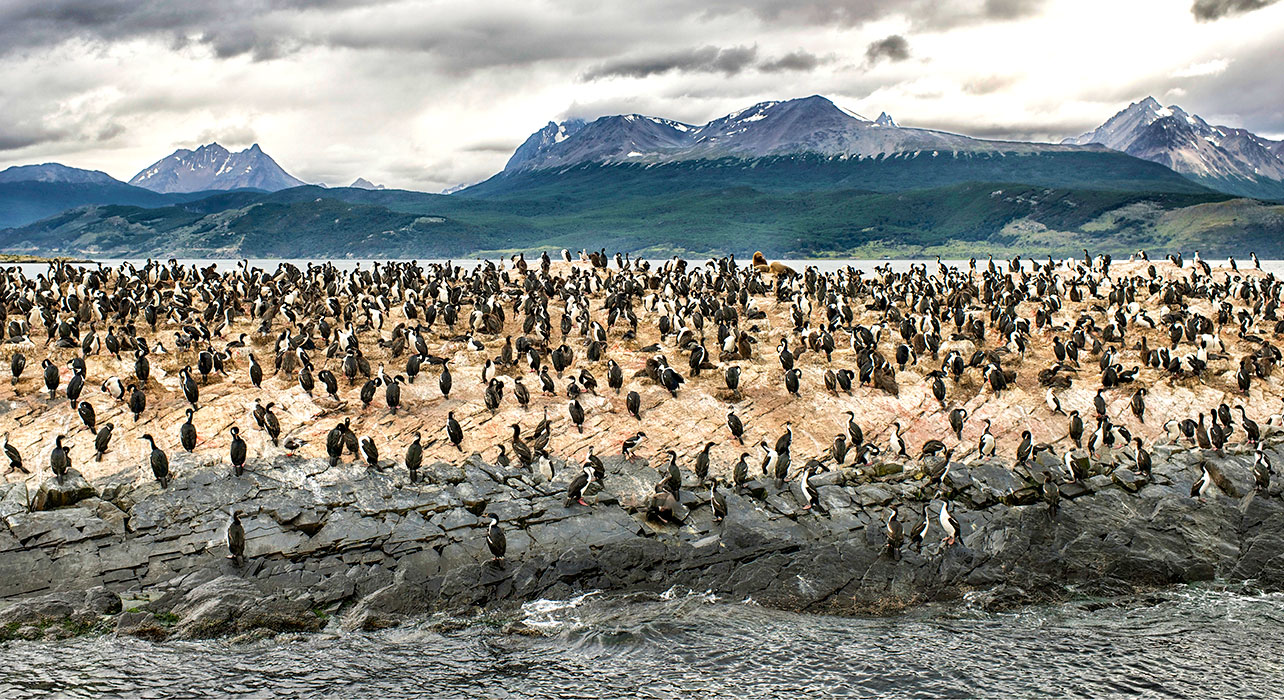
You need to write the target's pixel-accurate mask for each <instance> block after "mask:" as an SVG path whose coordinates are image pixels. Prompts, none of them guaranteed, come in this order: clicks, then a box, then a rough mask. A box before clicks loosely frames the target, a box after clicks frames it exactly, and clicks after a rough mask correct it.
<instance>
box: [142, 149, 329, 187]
mask: <svg viewBox="0 0 1284 700" xmlns="http://www.w3.org/2000/svg"><path fill="white" fill-rule="evenodd" d="M129 184H131V185H135V186H137V187H143V188H146V189H149V190H152V191H153V192H198V191H202V190H235V189H259V190H265V191H268V192H276V191H277V190H284V189H288V188H290V187H298V186H299V185H303V184H306V183H304V182H303V181H302V180H300V179H298V178H296V177H294V176H293V175H290V174H289V173H287V172H286V171H285V170H284V169H283V168H282V167H281V166H280V165H277V162H276V161H275V160H273V159H272V157H271V156H269V155H268V154H266V153H264V152H263V150H262V149H261V148H259V145H258V144H257V143H256V144H254V145H253V146H250V147H249V148H247V149H245V150H244V151H239V152H236V153H233V152H231V151H228V150H227V149H226V148H224V147H222V146H220V145H219V144H217V143H210V144H206V145H204V146H201V147H200V148H197V149H196V150H189V149H186V148H180V149H178V150H177V151H174V152H173V153H171V154H170V155H168V156H166V157H164V158H162V159H160V160H158V161H156V162H155V163H152V164H151V165H149V166H147V167H146V168H144V169H143V170H142V171H141V172H139V173H138V174H137V175H135V176H134V177H133V178H131V179H130V181H129Z"/></svg>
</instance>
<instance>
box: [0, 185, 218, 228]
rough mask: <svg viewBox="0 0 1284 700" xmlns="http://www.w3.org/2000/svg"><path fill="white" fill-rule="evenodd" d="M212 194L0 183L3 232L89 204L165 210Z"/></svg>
mask: <svg viewBox="0 0 1284 700" xmlns="http://www.w3.org/2000/svg"><path fill="white" fill-rule="evenodd" d="M209 194H210V193H209V192H186V193H175V194H161V193H159V192H152V191H151V190H145V189H143V188H141V187H133V186H131V185H126V184H125V183H123V182H119V181H116V180H112V181H111V182H110V183H105V184H98V183H89V182H44V181H39V180H26V181H20V182H0V229H4V228H9V227H14V226H25V225H27V224H30V223H32V222H35V221H39V220H41V219H44V218H46V217H50V216H53V215H55V214H58V213H61V212H64V211H67V210H68V209H72V208H75V207H83V206H85V205H89V204H97V205H101V204H124V205H132V206H139V207H165V206H171V205H173V204H176V203H180V202H188V201H192V200H198V199H203V198H205V197H207V196H209Z"/></svg>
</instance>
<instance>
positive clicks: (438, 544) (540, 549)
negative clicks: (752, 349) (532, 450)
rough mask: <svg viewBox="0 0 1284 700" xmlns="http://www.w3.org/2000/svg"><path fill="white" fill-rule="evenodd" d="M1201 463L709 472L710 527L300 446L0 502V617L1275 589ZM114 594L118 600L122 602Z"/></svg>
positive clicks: (611, 500)
mask: <svg viewBox="0 0 1284 700" xmlns="http://www.w3.org/2000/svg"><path fill="white" fill-rule="evenodd" d="M1272 451H1274V452H1276V453H1277V456H1278V450H1272ZM175 459H176V461H179V460H182V459H183V457H181V456H176V458H175ZM1210 459H1211V460H1212V461H1213V462H1215V464H1216V467H1217V473H1218V475H1219V476H1218V477H1217V478H1218V480H1219V482H1220V483H1222V484H1224V486H1221V487H1219V490H1218V492H1217V493H1216V494H1215V495H1214V496H1213V497H1211V498H1209V499H1207V500H1206V501H1204V502H1201V501H1199V500H1197V499H1193V498H1190V496H1189V489H1190V484H1191V483H1192V482H1193V481H1194V480H1195V479H1196V478H1197V477H1198V473H1199V467H1198V464H1199V456H1198V455H1196V454H1192V453H1189V452H1172V453H1166V452H1161V451H1158V450H1157V451H1156V454H1155V465H1154V470H1153V473H1152V475H1151V476H1150V478H1149V479H1146V478H1142V477H1141V476H1139V475H1137V474H1135V473H1133V472H1131V471H1129V470H1127V469H1124V468H1118V469H1114V470H1111V469H1110V467H1109V465H1094V471H1095V472H1104V473H1098V474H1095V475H1094V476H1092V477H1091V478H1089V479H1087V480H1086V481H1085V482H1083V483H1079V484H1065V485H1063V486H1062V496H1063V497H1062V500H1061V506H1060V510H1059V512H1058V513H1057V514H1056V516H1055V517H1053V516H1051V515H1050V514H1049V511H1048V509H1047V506H1046V505H1045V504H1044V503H1043V502H1042V500H1041V498H1040V497H1039V496H1038V491H1037V489H1035V488H1034V486H1035V484H1034V483H1033V482H1032V481H1030V480H1029V479H1028V478H1027V477H1026V476H1025V475H1023V474H1019V473H1017V472H1014V471H1013V470H1012V469H1011V468H1010V464H1008V463H1004V462H999V461H981V462H976V463H971V464H967V465H964V464H959V463H955V464H953V465H951V468H950V472H949V474H948V475H947V476H946V477H945V478H944V480H943V482H944V483H940V484H931V485H929V484H928V483H927V482H925V481H922V480H920V479H918V478H915V477H913V476H911V475H915V474H917V473H918V471H919V470H918V469H917V466H913V467H911V468H908V469H905V470H883V471H885V472H887V473H885V474H883V475H882V476H876V475H874V474H873V473H874V472H876V471H878V470H869V471H868V472H866V473H860V472H858V471H857V470H855V469H845V470H842V471H835V472H830V473H828V474H823V475H820V476H818V477H817V478H816V480H815V482H814V486H815V487H816V488H817V493H818V494H819V501H820V504H819V507H817V508H812V509H805V508H803V506H804V505H805V503H804V502H803V499H802V496H801V493H800V491H799V489H798V485H797V484H796V483H789V484H786V485H784V487H783V488H777V487H776V486H775V484H772V483H766V484H762V483H756V484H755V486H754V487H753V488H752V489H749V488H746V489H744V490H742V491H737V490H736V489H734V488H731V487H725V488H723V489H722V492H723V493H724V495H725V496H726V500H727V504H728V510H729V512H728V514H727V517H726V519H725V520H723V521H721V522H718V523H715V522H713V516H712V512H711V508H710V505H709V501H708V498H709V497H708V490H707V489H706V488H702V487H698V486H697V485H696V484H694V483H687V484H685V485H684V488H683V491H682V493H681V499H680V501H681V503H680V506H679V508H678V512H679V513H680V514H682V516H683V521H682V522H681V523H680V524H674V523H668V522H659V521H656V520H653V519H649V518H648V517H647V515H646V503H647V500H648V499H647V496H648V495H649V493H650V490H651V487H650V484H652V483H654V479H655V472H654V470H652V469H651V468H650V467H647V466H646V465H645V464H644V463H643V462H642V461H641V460H631V461H626V460H623V459H620V458H618V457H614V458H608V459H606V460H605V463H606V467H607V479H606V483H605V484H604V485H603V488H601V489H598V490H591V491H590V493H589V494H588V495H587V496H586V500H587V501H588V502H589V503H590V505H589V506H588V507H584V506H580V505H578V504H576V505H573V506H572V507H570V508H567V507H565V504H564V500H565V497H564V489H565V478H566V475H567V474H569V473H571V470H568V469H564V468H561V465H559V468H558V476H557V477H555V478H554V481H553V483H545V482H544V479H543V478H542V477H537V476H536V475H533V474H528V473H523V472H520V471H518V470H512V469H509V470H504V469H498V468H495V467H492V466H490V465H486V464H484V463H483V462H481V461H480V460H479V459H477V458H476V457H475V456H474V457H470V458H469V459H467V460H465V461H464V462H463V463H462V464H460V465H447V464H437V465H431V466H430V468H428V469H425V474H429V475H431V478H430V479H426V480H425V481H423V482H421V483H418V484H409V483H407V481H406V480H405V475H404V473H394V470H388V471H385V472H367V471H366V470H364V469H352V468H351V467H349V466H348V465H346V464H344V465H340V466H339V467H337V468H333V469H329V468H327V465H326V464H325V463H324V462H321V461H315V460H298V459H291V458H282V459H279V460H277V461H274V462H268V463H262V464H258V465H254V466H252V468H251V470H250V471H248V472H247V473H246V474H245V476H243V477H229V476H228V475H227V474H226V472H225V471H224V468H223V467H206V468H201V467H198V466H196V465H194V464H181V465H180V466H181V468H179V469H177V470H176V473H177V474H178V475H179V476H178V477H177V478H176V479H175V480H174V481H173V482H172V483H171V484H170V486H169V488H167V489H164V490H161V489H159V488H157V487H156V486H155V484H153V483H150V482H146V483H141V482H140V483H139V484H116V485H113V486H111V487H108V488H104V489H103V496H104V497H105V498H109V499H110V500H103V499H101V498H98V497H88V498H85V499H83V500H80V501H77V502H76V503H75V504H74V505H72V506H69V507H63V508H58V509H55V510H47V511H34V512H27V511H26V510H25V509H21V508H19V509H15V508H6V509H3V510H0V514H2V517H3V521H4V524H5V528H4V529H2V530H0V597H3V598H4V599H5V600H0V633H3V636H5V637H7V638H8V637H18V636H33V635H34V636H36V637H39V636H40V635H42V634H46V633H47V630H51V629H54V628H57V630H59V631H58V632H57V634H64V635H65V634H68V633H82V632H86V631H109V630H112V629H114V630H115V631H116V632H117V633H118V634H123V635H133V636H140V637H145V638H150V639H161V638H167V637H181V638H197V637H211V636H224V635H244V634H257V633H261V632H263V631H268V632H274V631H314V630H319V629H321V628H323V627H325V626H326V625H328V624H330V620H332V619H333V620H334V621H335V622H336V623H337V624H341V625H342V626H343V627H345V628H348V629H373V628H378V627H383V626H388V625H394V624H398V623H399V622H401V621H403V620H405V619H407V618H408V617H412V616H416V615H421V614H424V613H428V612H432V611H440V610H447V611H455V610H462V609H468V608H472V607H474V606H505V605H512V604H517V603H520V602H523V601H527V600H531V599H534V598H538V597H565V596H570V595H574V594H576V593H578V592H583V591H588V590H603V591H657V592H658V591H663V590H666V589H668V588H671V587H673V586H678V587H682V588H689V589H692V590H710V591H713V592H715V593H718V594H721V595H725V596H729V597H730V598H732V599H735V600H744V599H753V600H755V601H758V602H759V603H762V604H765V605H771V606H777V607H783V608H788V609H796V610H808V611H823V612H834V613H853V612H869V611H874V612H877V611H888V610H896V609H899V608H903V607H905V606H909V605H914V604H918V603H922V602H926V601H933V600H946V601H948V600H953V599H959V598H961V597H962V596H963V595H964V594H967V595H969V597H971V598H978V597H979V599H980V600H982V601H983V602H984V604H986V605H995V606H1003V605H1013V604H1020V603H1026V602H1036V601H1048V600H1055V599H1058V598H1062V597H1065V596H1068V595H1072V594H1074V593H1082V592H1085V591H1087V592H1096V593H1102V594H1105V593H1112V592H1113V593H1118V592H1123V591H1128V590H1130V589H1132V588H1133V587H1141V586H1155V585H1164V584H1173V583H1180V582H1189V581H1200V580H1209V579H1214V578H1224V579H1229V580H1250V579H1251V580H1256V582H1257V585H1258V586H1260V587H1262V588H1265V589H1267V590H1278V589H1281V588H1284V500H1281V498H1280V494H1279V492H1278V490H1272V491H1271V492H1269V493H1263V492H1257V491H1255V490H1254V489H1253V483H1252V480H1251V479H1252V477H1251V474H1250V473H1249V472H1248V471H1247V468H1248V464H1249V458H1248V457H1246V456H1244V455H1238V454H1230V455H1228V456H1226V457H1224V458H1221V459H1217V458H1215V457H1212V456H1211V455H1210ZM1277 462H1278V459H1277ZM1036 471H1038V470H1036ZM1038 473H1039V474H1041V473H1042V472H1041V471H1038ZM1273 488H1275V489H1277V488H1278V487H1273ZM941 498H948V499H949V501H948V503H949V507H950V512H951V513H952V514H953V515H954V517H955V518H957V520H958V522H959V525H960V528H961V532H960V539H959V542H958V543H957V544H954V545H952V546H950V545H946V544H944V543H943V542H942V538H943V532H942V530H941V526H940V524H939V522H938V520H937V516H938V514H939V512H940V509H941V507H942V506H943V505H944V504H945V503H946V502H945V501H942V500H940V499H941ZM928 499H930V500H928ZM9 502H10V499H9V498H8V496H7V495H5V497H4V498H0V503H9ZM893 505H895V506H898V507H899V511H900V518H901V520H902V522H903V523H904V524H905V525H906V526H907V531H908V530H909V529H910V528H913V527H914V526H916V525H918V524H919V522H921V518H922V517H923V514H924V512H926V513H927V516H928V518H929V520H930V522H929V529H928V535H927V537H926V539H925V541H924V543H923V545H922V546H921V547H920V548H914V547H911V546H908V545H907V546H905V547H903V548H902V550H901V557H900V559H899V560H894V559H893V558H892V557H890V556H888V555H887V553H886V552H885V538H884V534H883V533H884V525H885V521H886V518H887V517H888V514H889V511H890V508H891V507H892V506H893ZM234 508H235V509H239V510H241V511H242V512H243V513H244V514H245V515H244V517H243V518H242V522H243V524H244V526H245V530H246V540H247V542H246V553H247V560H246V561H245V562H243V563H242V564H240V565H238V564H237V563H235V562H233V561H231V560H230V559H228V556H227V555H228V552H227V547H226V544H225V541H226V540H225V537H226V526H227V520H228V515H227V513H228V512H229V511H230V510H232V509H234ZM484 512H494V513H496V514H497V515H498V516H499V517H500V520H501V526H502V527H503V528H504V530H505V532H506V534H507V538H508V551H507V556H506V558H505V560H504V561H502V562H501V561H492V559H491V556H490V553H489V552H488V551H487V549H486V545H485V530H484V527H483V526H482V525H481V522H480V519H479V514H480V513H484ZM122 594H123V595H124V596H125V597H126V598H128V599H129V600H131V601H142V603H141V604H135V603H132V602H131V603H129V604H126V605H124V606H122V603H121V598H120V596H121V595H122ZM122 607H124V608H125V610H124V612H122ZM113 616H115V618H114V619H113Z"/></svg>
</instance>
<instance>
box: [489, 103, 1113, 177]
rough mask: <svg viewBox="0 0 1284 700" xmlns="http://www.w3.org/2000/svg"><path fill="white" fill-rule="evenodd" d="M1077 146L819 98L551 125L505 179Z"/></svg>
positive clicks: (520, 153)
mask: <svg viewBox="0 0 1284 700" xmlns="http://www.w3.org/2000/svg"><path fill="white" fill-rule="evenodd" d="M1083 150H1100V149H1085V148H1082V147H1075V146H1059V145H1053V144H1040V143H1027V142H1017V141H984V140H981V139H974V138H970V137H967V136H961V135H959V134H952V133H948V132H944V131H934V130H931V129H915V128H905V127H901V126H899V125H898V124H897V123H896V122H895V120H893V119H892V118H891V117H890V116H889V115H888V114H887V113H886V112H884V113H883V114H881V115H879V118H878V119H877V120H873V121H871V120H868V119H865V118H864V117H862V116H860V115H859V114H856V113H854V112H850V111H848V110H845V109H842V108H840V107H838V106H837V105H835V104H834V103H833V102H831V101H830V100H828V99H826V98H824V97H821V96H820V95H812V96H811V97H805V98H802V99H797V100H787V101H784V102H761V103H758V104H756V105H753V106H752V107H749V108H748V109H743V110H740V111H737V112H732V113H731V114H728V115H726V116H725V117H721V118H719V119H714V120H713V121H710V122H709V123H707V124H702V125H695V124H684V123H682V122H677V121H673V120H670V119H661V118H659V117H649V116H645V115H641V114H622V115H614V116H607V117H601V118H600V119H597V120H594V121H593V122H590V123H587V124H586V123H584V122H583V121H582V120H574V121H568V122H563V123H561V124H554V123H551V122H550V123H549V124H548V126H545V127H544V128H543V129H541V130H539V131H537V132H535V134H533V135H532V136H531V137H530V138H528V139H527V140H526V142H525V143H523V144H522V145H521V146H520V147H519V148H518V149H517V152H516V153H514V154H513V157H512V158H511V159H510V160H509V161H508V165H507V166H505V168H504V172H507V173H512V172H518V171H530V170H546V169H550V168H558V167H565V166H568V165H578V164H581V163H589V162H592V163H643V164H653V163H673V162H679V161H691V160H716V159H719V158H740V159H746V158H764V157H772V156H792V155H799V154H808V155H816V156H824V157H838V158H844V159H848V158H854V159H858V160H859V159H865V158H885V157H890V156H896V155H905V154H911V155H916V154H922V153H931V154H932V156H933V157H937V156H940V155H945V156H947V157H957V156H959V155H961V154H973V153H1019V154H1026V153H1050V152H1058V153H1060V152H1077V151H1083Z"/></svg>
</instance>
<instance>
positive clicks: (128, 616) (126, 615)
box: [116, 611, 169, 642]
mask: <svg viewBox="0 0 1284 700" xmlns="http://www.w3.org/2000/svg"><path fill="white" fill-rule="evenodd" d="M116 636H118V637H138V638H139V639H146V640H148V641H152V642H163V641H165V640H166V639H168V638H169V630H168V629H166V628H165V627H164V625H162V624H161V623H160V621H158V620H157V619H156V616H155V615H153V614H151V613H149V612H142V611H130V612H123V613H121V614H120V616H119V617H117V618H116Z"/></svg>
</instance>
